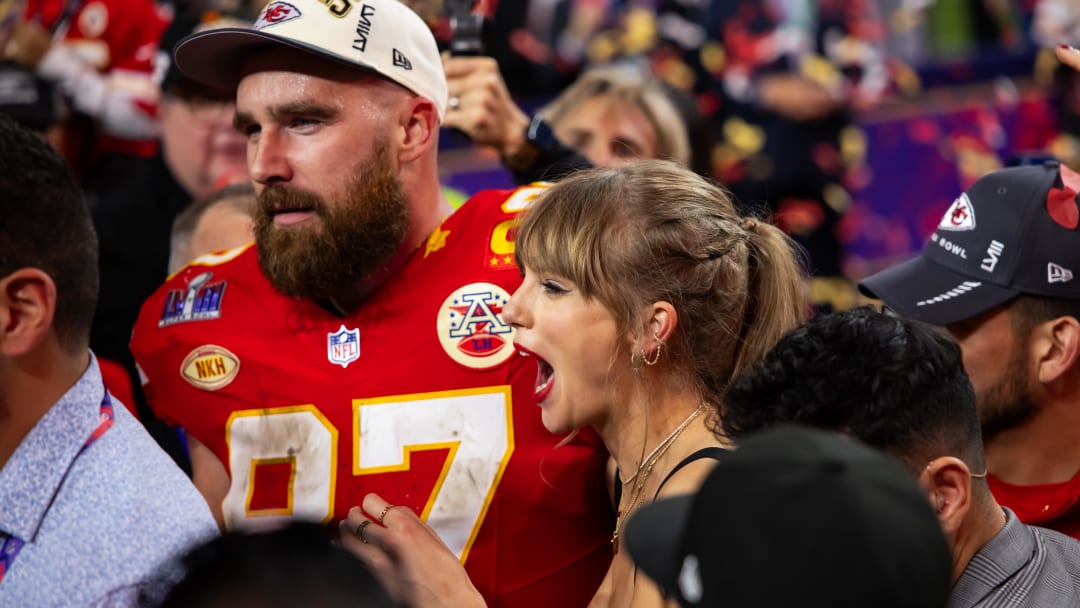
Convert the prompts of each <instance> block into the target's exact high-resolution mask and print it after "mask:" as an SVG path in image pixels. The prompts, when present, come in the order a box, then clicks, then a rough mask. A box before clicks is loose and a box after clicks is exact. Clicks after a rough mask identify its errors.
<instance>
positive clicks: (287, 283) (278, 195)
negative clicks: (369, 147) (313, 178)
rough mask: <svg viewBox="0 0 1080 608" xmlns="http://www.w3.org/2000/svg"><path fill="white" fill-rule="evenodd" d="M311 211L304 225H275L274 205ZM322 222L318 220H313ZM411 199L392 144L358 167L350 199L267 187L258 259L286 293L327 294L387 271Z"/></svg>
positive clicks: (258, 217)
mask: <svg viewBox="0 0 1080 608" xmlns="http://www.w3.org/2000/svg"><path fill="white" fill-rule="evenodd" d="M288 210H296V211H301V210H303V211H311V212H313V213H314V214H315V218H309V219H308V220H306V221H304V222H303V223H302V224H301V225H298V226H278V225H276V224H274V213H275V211H288ZM312 220H317V221H312ZM408 229H409V205H408V202H407V201H406V198H405V193H404V191H403V189H402V186H401V180H400V178H399V177H398V174H397V172H396V170H395V169H394V166H393V163H392V162H391V160H390V151H389V146H388V145H386V142H385V141H383V142H376V144H375V148H374V152H373V154H372V157H371V160H369V161H368V162H366V163H364V164H363V165H361V166H360V167H359V169H358V170H357V172H356V175H354V176H353V178H352V180H350V182H349V184H348V186H347V188H346V192H345V195H344V197H343V198H342V199H341V200H338V201H335V202H334V203H333V204H328V203H327V201H326V200H324V199H323V198H322V197H320V196H319V195H317V194H315V193H314V192H310V191H307V190H300V189H296V188H284V187H280V186H269V187H267V188H266V189H264V190H263V191H262V193H260V194H259V197H258V207H257V209H256V212H255V243H256V246H257V249H258V258H259V265H260V266H261V267H262V270H263V273H264V274H266V277H267V278H268V279H269V280H270V283H271V284H273V286H274V287H275V288H276V289H277V290H278V291H280V292H281V293H283V294H285V295H288V296H292V297H298V298H309V299H312V300H325V299H328V298H331V297H333V296H334V295H336V294H340V293H341V292H343V291H346V290H349V289H351V288H353V287H355V286H356V285H358V284H362V283H363V282H365V281H366V280H368V279H369V278H371V277H372V275H375V274H377V273H378V272H379V271H381V270H383V269H385V268H386V267H387V264H388V263H389V262H390V260H391V259H392V258H393V257H394V254H395V253H397V251H398V250H399V249H400V247H401V245H402V243H404V241H405V235H406V234H407V233H408Z"/></svg>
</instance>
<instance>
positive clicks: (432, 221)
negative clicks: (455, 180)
mask: <svg viewBox="0 0 1080 608" xmlns="http://www.w3.org/2000/svg"><path fill="white" fill-rule="evenodd" d="M434 183H435V186H436V190H435V191H434V192H431V193H429V195H428V196H429V198H430V200H431V207H430V208H429V209H425V208H423V207H418V208H417V209H414V213H416V214H417V215H418V217H417V223H416V224H415V225H413V226H412V227H411V228H410V230H409V234H408V235H406V237H405V241H404V243H403V244H402V246H401V247H400V248H398V251H397V253H395V254H394V257H393V258H391V259H390V261H389V262H387V264H386V265H385V266H384V267H383V268H382V269H381V270H379V271H377V272H375V273H373V274H372V275H371V276H369V277H368V278H367V279H366V280H365V281H364V282H363V283H361V284H358V285H353V286H352V287H350V288H349V289H345V290H342V291H340V292H338V293H335V294H334V295H333V296H331V297H330V304H331V305H332V306H333V307H334V308H335V309H336V310H335V312H337V313H338V314H340V315H341V316H347V315H348V314H349V313H351V312H352V311H353V310H356V308H357V307H358V306H360V305H361V304H362V303H363V302H364V300H366V299H367V298H368V297H369V296H370V295H371V294H373V293H375V292H376V291H378V290H379V288H380V287H382V286H383V284H385V283H386V282H387V281H389V280H390V279H391V278H393V276H394V275H395V274H397V272H398V271H399V270H401V268H402V267H403V266H405V264H406V263H408V261H409V258H411V257H412V255H413V254H414V253H416V251H417V249H419V248H420V247H421V246H422V245H423V244H424V243H425V242H427V240H428V237H429V236H431V233H432V232H434V231H435V229H436V228H438V227H439V225H440V224H441V223H442V221H443V220H444V219H446V218H447V217H448V216H449V215H450V214H451V213H453V208H452V207H451V206H450V203H449V201H447V199H446V195H445V194H444V193H443V191H442V188H441V187H439V185H438V182H434Z"/></svg>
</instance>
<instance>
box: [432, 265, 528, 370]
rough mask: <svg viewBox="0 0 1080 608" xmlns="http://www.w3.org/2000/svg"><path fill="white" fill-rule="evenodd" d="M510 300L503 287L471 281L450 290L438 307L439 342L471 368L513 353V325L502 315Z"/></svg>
mask: <svg viewBox="0 0 1080 608" xmlns="http://www.w3.org/2000/svg"><path fill="white" fill-rule="evenodd" d="M509 300H510V294H509V293H507V292H506V290H505V289H503V288H502V287H499V286H498V285H493V284H491V283H472V284H470V285H466V286H464V287H461V288H459V289H456V290H455V291H454V292H453V293H451V294H450V295H449V296H448V297H447V298H446V300H444V301H443V304H442V306H441V307H439V318H438V321H437V323H436V331H438V332H439V344H441V345H442V347H443V350H444V351H446V354H447V355H449V356H450V358H451V359H453V360H454V361H457V362H458V363H460V364H461V365H464V366H465V367H468V368H470V369H475V370H487V369H492V368H494V367H497V366H499V365H501V364H503V363H505V362H506V360H507V359H509V358H510V357H511V355H513V354H514V328H513V327H511V326H510V325H509V324H508V323H506V322H504V321H503V319H502V309H503V306H506V303H507V302H508V301H509Z"/></svg>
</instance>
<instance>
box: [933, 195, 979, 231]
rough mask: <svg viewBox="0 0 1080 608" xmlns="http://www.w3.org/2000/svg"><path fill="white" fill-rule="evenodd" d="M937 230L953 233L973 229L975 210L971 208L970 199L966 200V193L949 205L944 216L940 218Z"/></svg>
mask: <svg viewBox="0 0 1080 608" xmlns="http://www.w3.org/2000/svg"><path fill="white" fill-rule="evenodd" d="M938 229H939V230H954V231H961V230H974V229H975V209H974V208H973V207H972V206H971V199H970V198H968V195H967V193H966V192H965V193H964V194H961V195H960V197H959V198H957V199H956V200H955V201H953V204H952V205H949V208H948V209H947V210H946V211H945V215H943V216H942V217H941V223H940V224H938Z"/></svg>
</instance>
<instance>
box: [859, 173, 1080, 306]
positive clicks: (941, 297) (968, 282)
mask: <svg viewBox="0 0 1080 608" xmlns="http://www.w3.org/2000/svg"><path fill="white" fill-rule="evenodd" d="M1078 192H1080V174H1077V173H1076V172H1074V171H1072V170H1071V169H1069V168H1068V167H1066V166H1065V165H1062V164H1061V163H1059V162H1057V161H1047V162H1045V163H1043V164H1041V165H1036V166H1024V167H1012V168H1008V169H1000V170H998V171H993V172H991V173H988V174H986V175H985V176H983V177H982V178H980V179H979V180H978V181H976V182H975V183H974V184H973V185H972V186H971V187H970V188H968V190H967V191H966V192H964V193H963V194H961V195H960V197H959V198H957V199H956V200H955V201H953V204H952V205H951V206H949V208H948V210H946V212H945V215H944V216H943V217H942V218H941V223H939V224H938V227H937V230H935V231H934V233H933V234H932V235H931V236H930V241H929V242H928V243H927V244H926V247H925V248H924V249H923V252H922V254H921V255H919V256H918V257H916V258H914V259H912V260H909V261H907V262H904V263H902V264H899V265H897V266H894V267H892V268H889V269H887V270H883V271H882V272H879V273H877V274H874V275H871V276H869V277H867V278H866V279H863V280H862V281H861V282H860V283H859V290H860V291H861V292H862V293H863V294H865V295H867V296H870V297H874V298H878V299H880V300H882V301H883V302H885V304H886V305H887V306H888V307H889V308H891V309H893V310H895V311H896V312H897V313H899V314H901V315H903V316H905V317H909V318H912V319H918V320H920V321H926V322H928V323H932V324H934V325H948V324H950V323H955V322H958V321H963V320H966V319H970V318H972V317H974V316H976V315H979V314H981V313H984V312H986V311H988V310H990V309H991V308H993V307H995V306H998V305H1001V304H1004V303H1006V302H1008V301H1009V300H1011V299H1013V298H1015V297H1016V296H1018V295H1020V294H1029V295H1035V296H1045V297H1054V298H1065V299H1080V274H1076V273H1080V232H1078V231H1077V225H1078V223H1080V200H1078V198H1077V193H1078Z"/></svg>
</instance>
